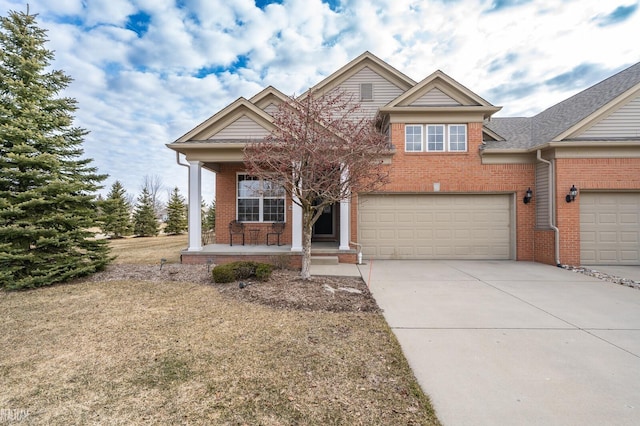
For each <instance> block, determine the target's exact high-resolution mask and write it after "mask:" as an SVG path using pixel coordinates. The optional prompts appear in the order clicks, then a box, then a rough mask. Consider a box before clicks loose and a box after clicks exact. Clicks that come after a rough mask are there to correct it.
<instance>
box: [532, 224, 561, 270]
mask: <svg viewBox="0 0 640 426" xmlns="http://www.w3.org/2000/svg"><path fill="white" fill-rule="evenodd" d="M555 242H556V233H555V231H554V230H553V229H536V230H535V231H534V234H533V244H534V255H533V260H534V261H536V262H540V263H546V264H548V265H555V264H556V258H555V252H556V247H555V245H556V244H555Z"/></svg>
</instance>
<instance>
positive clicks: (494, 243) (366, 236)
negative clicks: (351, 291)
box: [358, 194, 512, 259]
mask: <svg viewBox="0 0 640 426" xmlns="http://www.w3.org/2000/svg"><path fill="white" fill-rule="evenodd" d="M361 199H362V203H361V204H360V206H359V212H360V213H359V231H358V232H359V238H360V240H361V241H360V242H361V244H363V254H364V255H365V256H368V257H372V258H384V259H510V258H511V250H510V247H511V234H512V232H511V227H512V224H511V213H510V205H511V201H510V200H511V198H510V196H509V195H452V194H438V195H431V194H429V195H426V194H422V195H369V196H361ZM385 209H386V210H385ZM381 212H384V214H385V215H386V216H385V217H384V219H385V220H380V218H381ZM390 217H393V220H389V218H390Z"/></svg>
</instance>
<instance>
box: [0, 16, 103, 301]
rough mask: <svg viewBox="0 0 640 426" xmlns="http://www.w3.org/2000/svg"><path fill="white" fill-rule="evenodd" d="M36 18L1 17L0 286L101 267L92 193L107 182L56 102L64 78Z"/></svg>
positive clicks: (68, 105) (61, 101)
mask: <svg viewBox="0 0 640 426" xmlns="http://www.w3.org/2000/svg"><path fill="white" fill-rule="evenodd" d="M35 18H36V17H35V15H30V14H29V12H28V9H27V13H22V12H9V14H8V16H7V17H0V286H2V287H4V288H7V289H20V288H33V287H40V286H45V285H51V284H54V283H57V282H62V281H66V280H68V279H71V278H75V277H79V276H83V275H87V274H91V273H93V272H95V271H98V270H101V269H103V268H104V267H105V266H106V265H107V263H108V262H109V261H110V257H109V252H108V250H109V249H108V246H107V242H106V241H104V240H95V239H92V238H90V237H92V236H93V234H92V233H90V232H89V231H88V229H89V228H92V227H94V226H96V225H97V223H96V214H95V213H96V200H95V198H94V195H93V194H95V192H96V191H97V190H98V189H100V188H101V186H100V182H102V181H103V180H104V179H105V178H106V176H105V175H99V174H97V170H96V168H95V167H92V166H90V163H91V161H92V160H91V159H82V158H81V156H82V155H83V150H82V148H81V145H82V143H83V139H84V136H85V135H86V134H87V133H88V132H87V131H86V130H85V129H82V128H79V127H74V126H73V120H74V116H73V114H74V112H75V111H76V109H77V107H76V101H75V99H72V98H66V97H61V96H60V93H61V92H62V91H63V90H64V89H65V88H66V87H67V86H68V85H69V83H70V81H71V78H70V77H69V76H67V75H66V74H65V73H64V72H62V71H59V70H53V71H52V70H49V69H48V68H49V65H50V62H51V61H52V60H53V58H54V55H53V52H52V51H50V50H47V49H46V48H45V43H46V41H47V39H46V31H45V30H43V29H41V28H39V27H38V26H37V23H36V19H35Z"/></svg>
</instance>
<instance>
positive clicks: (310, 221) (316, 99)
mask: <svg viewBox="0 0 640 426" xmlns="http://www.w3.org/2000/svg"><path fill="white" fill-rule="evenodd" d="M273 124H274V125H275V130H274V131H273V132H271V134H270V135H269V136H267V137H266V138H264V140H260V141H255V142H253V143H251V144H249V145H247V146H246V148H245V151H244V164H245V166H246V168H247V171H248V172H249V173H251V174H252V175H253V176H256V177H259V178H261V179H263V180H266V181H270V182H272V183H274V184H279V185H281V186H282V188H284V190H285V191H286V193H287V194H288V195H289V196H290V197H291V198H292V200H293V202H294V203H296V204H298V205H299V206H300V207H301V208H302V269H301V272H300V275H301V278H302V279H309V278H310V277H311V273H310V265H311V234H312V230H313V225H314V224H315V223H316V221H317V220H318V218H319V217H320V215H321V214H322V211H323V210H324V208H325V207H327V206H330V205H331V204H333V203H336V202H339V201H341V200H346V199H350V197H351V194H352V193H358V192H369V191H374V190H376V189H379V188H381V187H382V186H384V185H385V184H386V183H387V182H388V181H389V179H388V176H389V169H388V168H387V167H386V166H384V165H383V164H382V158H383V157H384V156H385V155H388V154H389V146H388V142H387V140H386V136H385V135H384V134H383V133H381V132H380V130H379V129H378V128H377V127H376V125H375V122H374V120H371V119H369V118H367V117H366V115H365V114H363V113H362V109H361V107H360V105H359V104H357V103H355V102H353V100H352V99H351V96H349V95H347V94H346V93H345V92H343V91H338V90H335V91H331V92H328V93H315V92H312V91H311V92H309V93H308V94H307V95H306V96H304V97H301V98H290V99H288V100H287V101H286V102H283V103H282V104H281V105H280V107H279V108H278V110H277V111H276V112H275V113H274V122H273Z"/></svg>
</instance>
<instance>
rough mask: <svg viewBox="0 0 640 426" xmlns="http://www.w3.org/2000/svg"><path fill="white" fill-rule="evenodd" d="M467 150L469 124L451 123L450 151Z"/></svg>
mask: <svg viewBox="0 0 640 426" xmlns="http://www.w3.org/2000/svg"><path fill="white" fill-rule="evenodd" d="M466 150H467V126H466V125H464V124H449V151H466Z"/></svg>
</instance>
